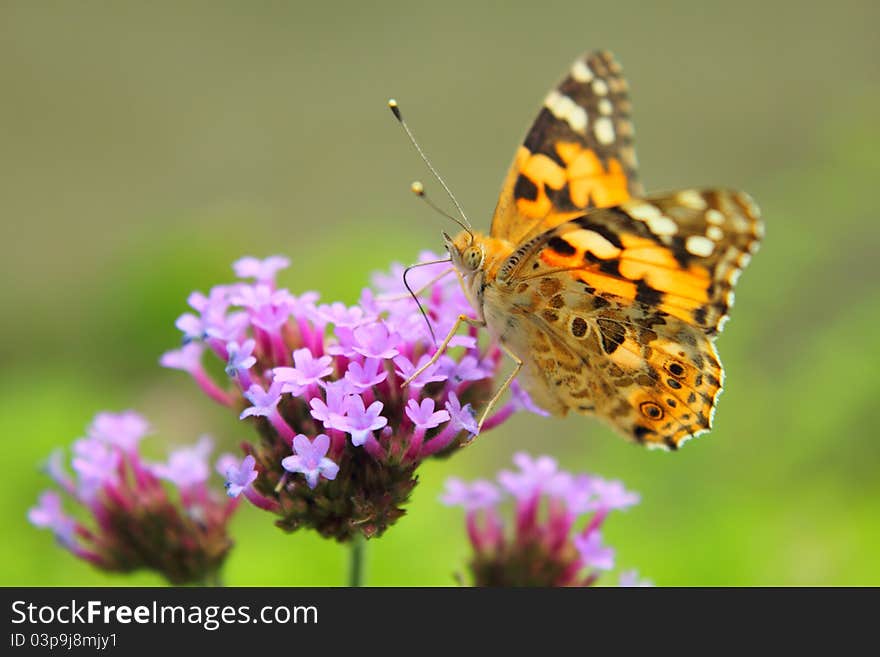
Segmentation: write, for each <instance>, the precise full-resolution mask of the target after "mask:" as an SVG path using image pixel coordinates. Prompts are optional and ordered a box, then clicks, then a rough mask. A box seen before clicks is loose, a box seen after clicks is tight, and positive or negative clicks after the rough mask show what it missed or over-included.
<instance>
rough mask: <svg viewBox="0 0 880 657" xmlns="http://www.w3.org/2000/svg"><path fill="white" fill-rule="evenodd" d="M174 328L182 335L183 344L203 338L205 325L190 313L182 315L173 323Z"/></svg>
mask: <svg viewBox="0 0 880 657" xmlns="http://www.w3.org/2000/svg"><path fill="white" fill-rule="evenodd" d="M174 326H176V327H177V329H178V330H179V331H180V332H181V333H183V340H184V342H189V341H191V340H201V339H202V338H203V337H205V323H204V322H203V321H202V319H201V318H199V317H196V316H195V315H193V314H192V313H183V314H182V315H181V316H180V317H178V318H177V320H176V321H175V322H174Z"/></svg>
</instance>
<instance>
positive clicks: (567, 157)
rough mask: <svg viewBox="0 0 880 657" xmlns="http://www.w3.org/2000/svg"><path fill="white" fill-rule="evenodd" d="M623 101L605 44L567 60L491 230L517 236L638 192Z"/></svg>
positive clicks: (527, 141) (511, 237)
mask: <svg viewBox="0 0 880 657" xmlns="http://www.w3.org/2000/svg"><path fill="white" fill-rule="evenodd" d="M636 169H637V163H636V155H635V150H634V148H633V127H632V123H631V122H630V101H629V97H628V87H627V83H626V80H624V78H623V77H622V74H621V68H620V65H619V64H618V63H617V61H616V60H615V59H614V57H613V56H612V55H611V54H610V53H608V52H605V51H596V52H592V53H589V54H587V55H585V56H583V57H581V58H579V59H578V60H576V61H575V62H574V64H573V65H572V67H571V69H570V70H569V72H568V75H567V76H566V77H565V78H564V79H563V80H562V82H560V83H559V85H557V87H556V88H555V89H553V90H552V91H551V92H550V93H549V94H548V95H547V97H546V98H545V100H544V105H543V107H542V108H541V111H540V112H539V114H538V117H537V118H536V119H535V122H534V124H533V125H532V128H531V129H530V130H529V132H528V135H527V136H526V139H525V141H524V142H523V145H522V146H520V147H519V149H518V150H517V153H516V156H515V157H514V162H513V164H512V166H511V168H510V170H509V172H508V174H507V177H506V179H505V182H504V185H503V187H502V191H501V195H500V197H499V199H498V205H497V207H496V208H495V215H494V217H493V220H492V228H491V235H492V236H493V237H498V238H502V239H506V240H508V241H511V242H514V243H517V242H520V241H522V240H523V239H524V238H525V237H526V236H529V235H531V234H533V233H536V232H542V231H544V230H547V229H549V228H552V227H553V226H555V225H557V224H559V223H562V222H564V221H566V220H567V219H570V218H572V217H573V216H577V215H578V214H581V213H582V212H583V210H585V209H589V208H594V207H606V206H611V205H615V204H618V203H621V202H623V201H625V200H627V199H628V198H630V197H631V196H640V195H641V193H642V188H641V185H640V184H639V182H638V179H637V173H636Z"/></svg>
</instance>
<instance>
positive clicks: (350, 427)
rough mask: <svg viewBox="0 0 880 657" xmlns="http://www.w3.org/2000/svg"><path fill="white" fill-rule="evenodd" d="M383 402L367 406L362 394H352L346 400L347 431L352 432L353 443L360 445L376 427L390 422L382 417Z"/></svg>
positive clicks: (378, 427) (379, 427) (375, 402)
mask: <svg viewBox="0 0 880 657" xmlns="http://www.w3.org/2000/svg"><path fill="white" fill-rule="evenodd" d="M381 412H382V402H380V401H374V402H373V403H372V404H370V406H369V407H365V405H364V400H363V398H362V397H361V396H360V395H352V396H351V397H349V398H348V400H347V402H346V415H347V417H346V420H347V421H346V424H347V427H346V429H345V430H346V431H347V432H348V433H350V434H351V444H352V445H354V446H355V447H360V446H361V445H363V444H364V443H365V442H367V438H368V437H369V436H370V435H371V434H372V433H373V431H375V430H376V429H381V428H382V427H384V426H385V425H387V424H388V418H385V417H382V416H381V415H380V413H381Z"/></svg>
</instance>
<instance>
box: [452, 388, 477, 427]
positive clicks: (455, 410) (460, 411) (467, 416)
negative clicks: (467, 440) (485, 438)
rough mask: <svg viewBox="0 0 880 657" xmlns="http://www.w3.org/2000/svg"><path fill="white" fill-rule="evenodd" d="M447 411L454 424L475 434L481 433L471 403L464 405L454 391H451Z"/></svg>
mask: <svg viewBox="0 0 880 657" xmlns="http://www.w3.org/2000/svg"><path fill="white" fill-rule="evenodd" d="M446 411H447V412H448V413H449V420H450V422H451V423H452V424H453V426H455V427H458V428H459V429H461V430H462V431H467V432H468V433H469V434H471V435H473V436H476V435H477V434H478V433H479V431H480V428H479V426H477V419H476V417H475V415H474V410H473V409H472V408H471V405H470V404H465V405H464V406H462V405H461V402H460V401H459V400H458V397H457V396H456V394H455V393H454V392H451V393H449V399H448V400H447V402H446Z"/></svg>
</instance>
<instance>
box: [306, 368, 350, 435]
mask: <svg viewBox="0 0 880 657" xmlns="http://www.w3.org/2000/svg"><path fill="white" fill-rule="evenodd" d="M324 391H325V394H326V397H327V400H326V401H324V400H323V399H321V398H320V397H314V398H313V399H312V400H311V401H310V402H309V406H310V407H311V409H312V410H311V415H312V417H313V418H315V419H316V420H320V421H321V422H322V423H323V424H324V428H325V429H338V430H339V431H346V430H347V429H348V419H347V418H346V417H345V415H346V413H347V411H348V405H349V399H348V398H349V396H350V393H349V388H348V383H347V382H346V381H345V380H344V379H341V380H339V381H334V382H333V383H328V384H327V385H326V386H324Z"/></svg>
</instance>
